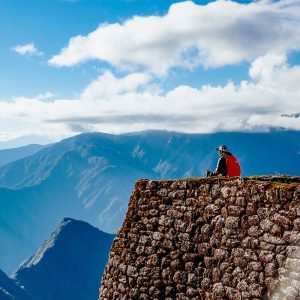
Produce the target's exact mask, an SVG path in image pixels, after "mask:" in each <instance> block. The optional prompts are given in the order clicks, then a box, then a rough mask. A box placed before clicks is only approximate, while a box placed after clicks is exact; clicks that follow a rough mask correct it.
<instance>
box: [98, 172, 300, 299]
mask: <svg viewBox="0 0 300 300" xmlns="http://www.w3.org/2000/svg"><path fill="white" fill-rule="evenodd" d="M299 291H300V179H299V178H298V177H255V178H234V179H229V178H224V177H223V178H222V177H221V178H199V179H186V180H174V181H150V180H139V181H138V182H137V183H136V185H135V188H134V191H133V193H132V196H131V198H130V202H129V207H128V212H127V215H126V218H125V220H124V223H123V225H122V227H121V229H120V231H119V232H118V235H117V237H116V239H115V240H114V243H113V246H112V249H111V252H110V258H109V262H108V264H107V266H106V269H105V271H104V275H103V278H102V284H101V288H100V296H99V299H101V300H111V299H124V300H125V299H139V300H143V299H166V300H171V299H194V300H196V299H213V300H218V299H300V297H299Z"/></svg>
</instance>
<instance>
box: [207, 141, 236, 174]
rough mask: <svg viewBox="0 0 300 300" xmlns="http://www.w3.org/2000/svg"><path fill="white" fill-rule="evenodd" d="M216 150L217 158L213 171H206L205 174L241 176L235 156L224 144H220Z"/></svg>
mask: <svg viewBox="0 0 300 300" xmlns="http://www.w3.org/2000/svg"><path fill="white" fill-rule="evenodd" d="M216 150H217V151H218V152H219V156H220V157H219V160H218V163H217V167H216V169H215V171H213V172H211V171H209V170H207V171H206V176H207V177H209V176H218V175H221V176H228V177H236V176H241V167H240V164H239V161H238V160H237V158H236V157H235V156H234V155H233V154H232V153H230V152H229V151H228V148H227V147H226V146H225V145H220V146H219V147H218V148H216Z"/></svg>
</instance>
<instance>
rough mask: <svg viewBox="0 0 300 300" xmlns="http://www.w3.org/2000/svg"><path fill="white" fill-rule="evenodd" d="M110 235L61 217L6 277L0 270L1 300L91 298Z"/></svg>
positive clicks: (91, 299)
mask: <svg viewBox="0 0 300 300" xmlns="http://www.w3.org/2000/svg"><path fill="white" fill-rule="evenodd" d="M113 238H114V235H112V234H107V233H104V232H102V231H101V230H99V229H97V228H95V227H93V226H91V225H90V224H88V223H86V222H83V221H77V220H74V219H71V218H64V219H63V221H62V222H61V223H60V225H59V226H58V227H57V228H56V229H55V231H54V232H53V233H52V234H51V235H50V237H49V238H48V239H47V240H46V241H45V242H44V243H43V244H42V246H41V247H40V248H39V249H38V250H37V252H36V253H35V254H34V255H33V256H31V257H30V258H29V259H27V260H26V261H25V262H24V263H23V264H22V265H21V266H20V267H19V268H18V269H17V271H16V272H15V273H14V274H13V275H12V276H11V278H9V277H8V276H6V275H5V274H4V273H3V272H2V271H0V299H1V300H12V299H15V300H40V299H44V300H53V299H57V300H66V299H74V300H82V299H87V300H93V299H97V297H98V290H99V286H100V281H101V277H102V273H103V270H104V267H105V265H106V263H107V260H108V254H109V250H110V247H111V244H112V241H113Z"/></svg>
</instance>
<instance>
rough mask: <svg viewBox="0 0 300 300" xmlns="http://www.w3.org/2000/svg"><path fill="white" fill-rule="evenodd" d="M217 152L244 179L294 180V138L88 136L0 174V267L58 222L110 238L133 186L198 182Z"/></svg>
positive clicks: (299, 155) (298, 160)
mask: <svg viewBox="0 0 300 300" xmlns="http://www.w3.org/2000/svg"><path fill="white" fill-rule="evenodd" d="M220 144H226V145H227V146H228V147H229V150H231V151H232V152H233V153H234V155H235V156H237V157H238V158H239V160H240V162H241V166H242V175H243V176H249V175H263V174H277V175H278V174H289V175H298V174H299V169H300V132H297V131H272V132H268V133H215V134H184V133H176V132H166V131H146V132H137V133H129V134H121V135H112V134H104V133H89V134H81V135H78V136H75V137H72V138H68V139H65V140H63V141H61V142H59V143H55V144H52V145H49V146H48V147H45V148H43V149H41V150H39V151H38V152H36V153H33V154H32V155H29V156H27V157H25V158H22V159H19V160H16V161H13V162H10V163H8V164H6V165H4V166H2V167H0V236H1V247H0V267H1V268H2V269H3V270H4V271H5V272H12V271H13V269H14V268H15V267H16V266H17V265H18V264H19V263H20V261H22V260H24V259H25V258H26V257H28V256H29V255H31V253H33V252H34V251H35V250H36V249H37V247H38V245H39V244H40V243H41V242H42V241H43V240H44V239H45V237H46V236H47V235H48V234H50V233H51V231H52V228H53V227H54V226H55V224H57V223H58V222H59V220H61V219H62V218H64V217H65V216H70V217H72V218H75V219H81V220H84V221H87V222H89V223H91V224H92V225H94V226H96V227H98V228H100V229H101V230H103V231H105V232H110V233H112V232H116V231H117V230H118V228H119V226H120V224H121V222H122V221H123V218H124V214H125V212H126V210H127V203H128V199H129V196H130V194H131V190H132V188H133V186H134V182H135V181H136V180H137V179H140V178H148V179H166V178H167V179H174V178H182V177H200V176H203V175H204V174H205V170H206V169H213V168H214V167H215V165H216V162H217V159H218V155H217V151H216V150H215V148H216V147H217V146H218V145H220ZM2 245H3V246H2Z"/></svg>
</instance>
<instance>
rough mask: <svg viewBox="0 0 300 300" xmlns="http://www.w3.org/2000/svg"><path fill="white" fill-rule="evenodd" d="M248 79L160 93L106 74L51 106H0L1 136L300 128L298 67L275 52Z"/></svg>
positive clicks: (141, 81)
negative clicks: (237, 82)
mask: <svg viewBox="0 0 300 300" xmlns="http://www.w3.org/2000/svg"><path fill="white" fill-rule="evenodd" d="M249 74H250V76H252V80H250V81H243V82H241V83H240V84H238V85H234V84H233V83H228V84H226V85H225V86H211V85H205V86H202V87H200V88H198V89H197V88H192V87H190V86H178V87H177V88H175V89H173V90H171V91H169V92H168V93H166V94H161V93H160V92H158V90H157V89H156V87H155V88H152V87H153V82H152V81H151V77H150V76H148V75H143V74H141V73H134V74H131V75H127V76H125V77H123V78H117V77H116V76H114V75H113V74H112V73H110V72H105V73H104V74H103V75H102V76H100V77H99V78H97V79H96V80H95V81H93V82H91V83H90V84H89V85H88V86H87V87H86V88H85V89H84V90H83V91H82V93H81V95H79V97H78V98H77V99H53V100H52V101H51V102H49V101H48V102H47V101H44V100H43V97H41V96H37V97H35V98H32V99H29V98H24V97H22V98H16V99H14V101H13V102H0V111H1V117H0V127H1V130H2V132H1V134H2V135H3V136H4V135H5V136H7V135H9V134H11V135H12V136H15V133H16V132H18V133H19V134H20V135H24V134H27V135H28V134H40V135H46V136H48V137H49V138H52V139H53V138H60V137H64V136H69V135H74V134H76V133H79V132H84V131H103V132H112V133H121V132H128V131H135V130H146V129H167V130H175V131H182V132H194V133H201V132H202V133H204V132H215V131H224V130H225V131H244V130H246V131H247V130H250V131H251V130H268V129H270V128H272V127H285V128H287V129H296V130H300V118H297V117H296V116H297V113H299V112H300V102H299V98H300V86H299V81H300V66H299V65H298V66H289V65H288V64H287V62H286V58H285V57H284V56H283V55H282V54H275V53H274V52H273V53H270V54H266V55H265V56H262V57H259V58H257V60H255V61H254V62H253V63H252V65H251V67H250V69H249ZM49 96H50V94H49ZM51 96H52V95H51ZM293 114H294V115H293ZM295 114H296V115H295ZM5 132H6V134H5Z"/></svg>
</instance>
